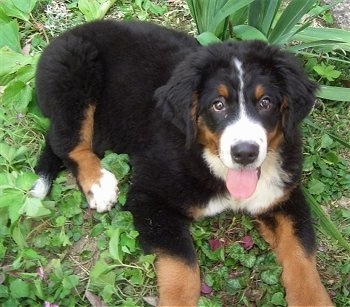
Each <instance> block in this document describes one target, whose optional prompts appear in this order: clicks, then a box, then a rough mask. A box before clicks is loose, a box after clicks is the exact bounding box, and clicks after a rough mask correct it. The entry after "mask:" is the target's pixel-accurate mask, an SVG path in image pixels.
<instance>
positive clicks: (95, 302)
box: [85, 290, 107, 307]
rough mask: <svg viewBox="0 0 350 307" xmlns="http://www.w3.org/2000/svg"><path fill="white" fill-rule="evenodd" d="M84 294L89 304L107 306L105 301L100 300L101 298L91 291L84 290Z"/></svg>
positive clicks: (96, 306) (95, 306)
mask: <svg viewBox="0 0 350 307" xmlns="http://www.w3.org/2000/svg"><path fill="white" fill-rule="evenodd" d="M85 296H86V298H87V299H88V301H89V302H90V304H91V306H94V307H107V305H106V303H105V302H104V301H102V299H101V298H99V297H98V296H97V295H95V294H93V293H92V292H90V291H88V290H86V291H85Z"/></svg>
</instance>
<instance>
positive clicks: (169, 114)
mask: <svg viewBox="0 0 350 307" xmlns="http://www.w3.org/2000/svg"><path fill="white" fill-rule="evenodd" d="M191 58H192V57H190V58H189V59H187V60H185V61H183V62H182V63H180V64H179V66H178V67H177V68H176V69H175V71H174V72H173V74H172V76H171V78H170V79H169V81H168V82H167V84H165V85H163V86H161V87H160V88H158V89H157V90H156V92H155V95H154V97H155V99H156V101H157V108H158V109H159V110H160V111H161V114H162V117H163V118H164V119H165V120H168V121H170V122H171V123H172V124H173V125H175V126H176V127H177V128H178V129H179V130H180V131H181V132H182V133H184V134H185V136H186V146H187V147H189V146H190V145H191V144H192V143H193V142H194V140H195V138H196V117H197V116H196V115H197V89H198V85H199V82H200V81H201V73H200V69H198V68H196V66H195V64H194V62H192V61H191Z"/></svg>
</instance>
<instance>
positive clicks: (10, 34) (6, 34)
mask: <svg viewBox="0 0 350 307" xmlns="http://www.w3.org/2000/svg"><path fill="white" fill-rule="evenodd" d="M5 46H7V47H9V48H10V49H12V50H13V51H16V52H21V44H20V42H19V28H18V23H17V21H16V20H12V21H10V22H8V23H5V24H1V26H0V48H2V47H5Z"/></svg>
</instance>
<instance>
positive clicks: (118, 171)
mask: <svg viewBox="0 0 350 307" xmlns="http://www.w3.org/2000/svg"><path fill="white" fill-rule="evenodd" d="M128 162H129V158H128V155H126V154H119V155H118V154H116V153H107V154H106V155H105V157H104V158H103V159H102V161H101V164H102V166H103V167H104V168H105V169H107V170H108V171H110V172H112V173H113V174H114V175H115V176H116V178H117V179H118V180H121V179H123V178H124V177H125V176H126V175H127V174H128V173H129V171H130V165H129V163H128Z"/></svg>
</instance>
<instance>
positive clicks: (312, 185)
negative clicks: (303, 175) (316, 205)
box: [308, 179, 325, 195]
mask: <svg viewBox="0 0 350 307" xmlns="http://www.w3.org/2000/svg"><path fill="white" fill-rule="evenodd" d="M324 189H325V184H324V183H322V182H321V181H319V180H317V179H311V180H310V182H309V184H308V190H309V192H310V193H311V194H314V195H319V194H321V193H322V192H323V191H324Z"/></svg>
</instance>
